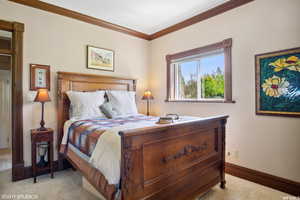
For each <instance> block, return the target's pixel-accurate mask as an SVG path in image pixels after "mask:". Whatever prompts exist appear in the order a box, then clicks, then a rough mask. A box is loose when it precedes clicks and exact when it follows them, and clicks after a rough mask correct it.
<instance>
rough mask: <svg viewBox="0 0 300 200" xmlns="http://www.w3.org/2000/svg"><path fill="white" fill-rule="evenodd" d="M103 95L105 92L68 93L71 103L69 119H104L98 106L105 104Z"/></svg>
mask: <svg viewBox="0 0 300 200" xmlns="http://www.w3.org/2000/svg"><path fill="white" fill-rule="evenodd" d="M104 94H105V91H95V92H78V91H68V92H67V95H68V97H69V99H70V102H71V106H70V108H71V110H70V118H93V117H105V115H104V114H103V113H102V112H101V110H100V106H101V105H102V104H103V103H104V102H105V97H104Z"/></svg>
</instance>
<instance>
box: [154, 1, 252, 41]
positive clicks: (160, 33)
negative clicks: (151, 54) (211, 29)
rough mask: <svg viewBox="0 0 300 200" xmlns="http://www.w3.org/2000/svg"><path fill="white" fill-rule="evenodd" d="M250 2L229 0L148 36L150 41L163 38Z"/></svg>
mask: <svg viewBox="0 0 300 200" xmlns="http://www.w3.org/2000/svg"><path fill="white" fill-rule="evenodd" d="M251 1H254V0H230V1H228V2H226V3H223V4H221V5H219V6H217V7H214V8H212V9H210V10H207V11H205V12H203V13H200V14H198V15H196V16H194V17H191V18H189V19H187V20H184V21H182V22H180V23H178V24H175V25H173V26H170V27H168V28H165V29H163V30H161V31H158V32H156V33H153V34H152V35H150V40H154V39H156V38H159V37H161V36H164V35H167V34H169V33H172V32H175V31H178V30H180V29H183V28H186V27H188V26H191V25H193V24H196V23H198V22H201V21H204V20H206V19H209V18H211V17H214V16H216V15H219V14H222V13H224V12H226V11H228V10H231V9H234V8H237V7H239V6H242V5H244V4H246V3H249V2H251Z"/></svg>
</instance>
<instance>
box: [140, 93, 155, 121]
mask: <svg viewBox="0 0 300 200" xmlns="http://www.w3.org/2000/svg"><path fill="white" fill-rule="evenodd" d="M153 99H154V98H153V96H152V93H151V91H150V90H146V91H145V92H144V95H143V98H142V100H147V115H148V116H149V108H150V100H153Z"/></svg>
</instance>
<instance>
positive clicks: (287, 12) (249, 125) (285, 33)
mask: <svg viewBox="0 0 300 200" xmlns="http://www.w3.org/2000/svg"><path fill="white" fill-rule="evenodd" d="M299 8H300V1H299V0H285V1H282V0H272V1H271V0H256V1H254V2H251V3H249V4H246V5H244V6H242V7H239V8H236V9H233V10H231V11H228V12H226V13H224V14H221V15H219V16H216V17H213V18H210V19H208V20H206V21H203V22H200V23H197V24H195V25H192V26H189V27H187V28H185V29H182V30H180V31H177V32H174V33H171V34H168V35H166V36H163V37H161V38H158V39H156V40H154V41H151V46H150V50H151V53H150V55H151V66H150V80H149V84H150V88H151V89H152V90H153V93H154V96H155V101H154V105H153V109H154V113H156V114H164V113H168V112H171V113H174V112H175V113H180V114H186V115H187V114H188V115H197V116H210V115H219V114H229V115H230V118H229V120H228V125H227V139H226V148H227V150H229V151H233V152H235V151H238V156H237V157H235V156H234V155H233V156H232V157H233V158H231V159H229V160H228V161H229V162H232V163H235V164H238V165H241V166H245V167H248V168H251V169H255V170H259V171H263V172H266V173H270V174H273V175H277V176H280V177H284V178H288V179H291V180H295V181H300V171H299V169H300V157H299V154H300V153H299V152H300V145H299V144H300V143H299V142H300V125H299V123H300V120H299V119H296V118H285V117H272V116H271V117H270V116H257V115H255V68H254V55H255V54H258V53H264V52H270V51H276V50H281V49H287V48H293V47H297V46H300V25H299V19H300V12H299ZM227 38H233V47H232V51H233V52H232V59H233V60H232V68H233V74H232V76H233V99H234V100H236V103H235V104H215V103H166V102H164V100H165V98H166V61H165V56H166V55H167V54H172V53H176V52H181V51H185V50H189V49H192V48H197V47H201V46H204V45H208V44H212V43H215V42H219V41H222V40H224V39H227ZM233 154H235V153H233Z"/></svg>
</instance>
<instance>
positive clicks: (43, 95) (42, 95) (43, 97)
mask: <svg viewBox="0 0 300 200" xmlns="http://www.w3.org/2000/svg"><path fill="white" fill-rule="evenodd" d="M34 101H35V102H41V103H42V120H41V123H40V125H41V127H40V128H38V130H39V131H45V130H47V129H46V128H45V127H44V126H45V122H44V104H45V102H47V101H51V99H50V97H49V93H48V90H47V89H38V91H37V94H36V97H35V99H34Z"/></svg>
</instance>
